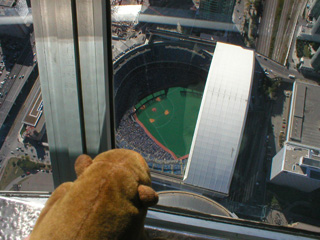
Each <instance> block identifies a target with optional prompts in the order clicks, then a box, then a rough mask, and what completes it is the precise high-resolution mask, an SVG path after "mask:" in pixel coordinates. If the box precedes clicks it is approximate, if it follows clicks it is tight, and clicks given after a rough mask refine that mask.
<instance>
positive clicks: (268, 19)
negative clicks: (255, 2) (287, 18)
mask: <svg viewBox="0 0 320 240" xmlns="http://www.w3.org/2000/svg"><path fill="white" fill-rule="evenodd" d="M277 6H278V0H269V1H265V5H264V6H263V9H264V10H263V13H262V18H261V22H260V24H259V30H258V31H259V37H258V40H257V43H256V51H257V52H258V53H261V54H263V55H265V56H268V55H269V50H270V44H271V38H272V29H273V24H274V18H275V14H276V9H277Z"/></svg>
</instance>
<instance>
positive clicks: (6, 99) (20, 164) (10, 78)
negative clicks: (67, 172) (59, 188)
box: [0, 1, 53, 191]
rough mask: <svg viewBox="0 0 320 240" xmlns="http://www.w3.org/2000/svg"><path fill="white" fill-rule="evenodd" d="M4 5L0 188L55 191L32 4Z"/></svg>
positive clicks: (0, 52)
mask: <svg viewBox="0 0 320 240" xmlns="http://www.w3.org/2000/svg"><path fill="white" fill-rule="evenodd" d="M0 5H1V9H0V12H1V17H0V23H1V25H0V34H1V38H0V44H1V45H0V55H1V56H0V60H1V62H0V81H1V85H0V111H1V114H0V127H1V128H0V138H1V139H0V147H1V152H0V179H1V181H0V189H1V190H15V191H39V190H40V191H52V190H53V182H52V173H51V162H50V155H49V147H48V143H47V136H46V128H45V119H44V115H43V102H42V96H41V89H40V83H39V78H38V68H37V54H36V45H35V38H34V34H33V25H32V17H31V9H30V4H29V3H27V1H17V2H16V1H1V2H0Z"/></svg>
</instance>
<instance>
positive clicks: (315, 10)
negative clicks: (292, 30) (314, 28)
mask: <svg viewBox="0 0 320 240" xmlns="http://www.w3.org/2000/svg"><path fill="white" fill-rule="evenodd" d="M309 16H310V17H312V18H315V19H318V17H319V16H320V1H319V0H314V1H313V3H312V5H311V8H310V13H309Z"/></svg>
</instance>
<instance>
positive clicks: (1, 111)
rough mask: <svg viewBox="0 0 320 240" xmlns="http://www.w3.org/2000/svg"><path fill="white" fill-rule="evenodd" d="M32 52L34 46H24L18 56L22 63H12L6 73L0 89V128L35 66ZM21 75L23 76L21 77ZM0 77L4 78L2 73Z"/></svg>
mask: <svg viewBox="0 0 320 240" xmlns="http://www.w3.org/2000/svg"><path fill="white" fill-rule="evenodd" d="M33 38H34V37H33V35H31V37H30V39H31V40H30V41H33ZM34 52H35V50H34V46H33V47H32V48H31V46H26V47H25V48H24V50H23V52H22V54H21V56H20V58H21V59H22V60H23V61H21V62H23V63H22V64H15V65H14V67H13V68H12V70H11V72H10V74H9V75H8V80H7V81H6V83H5V84H4V85H3V89H1V91H2V94H3V97H2V98H0V128H1V126H2V125H3V123H4V121H5V119H6V117H7V115H8V114H9V112H10V110H11V108H12V106H13V104H14V103H15V101H16V98H17V97H18V95H19V93H20V91H21V89H22V88H23V86H24V84H25V82H26V81H27V79H28V77H29V75H30V74H31V72H32V71H33V69H34V68H35V67H36V63H35V62H34V60H35V56H33V53H34ZM14 76H16V77H14ZM22 76H24V77H23V78H22ZM1 77H2V78H4V74H3V75H2V76H1ZM11 77H12V79H11ZM19 77H20V78H19Z"/></svg>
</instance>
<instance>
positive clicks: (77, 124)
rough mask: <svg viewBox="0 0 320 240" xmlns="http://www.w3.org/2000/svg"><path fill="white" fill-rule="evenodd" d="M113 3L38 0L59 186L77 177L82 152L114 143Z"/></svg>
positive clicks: (41, 59) (46, 98)
mask: <svg viewBox="0 0 320 240" xmlns="http://www.w3.org/2000/svg"><path fill="white" fill-rule="evenodd" d="M107 2H108V1H106V0H92V1H89V0H59V1H52V0H32V12H33V19H34V29H35V37H36V47H37V55H38V62H39V73H40V82H41V90H42V97H43V101H44V114H45V118H46V128H47V134H48V141H49V148H50V157H51V163H52V168H53V178H54V185H55V187H57V186H58V185H60V184H61V183H62V182H65V181H71V180H74V179H75V177H76V176H75V172H74V167H73V165H74V161H75V159H76V158H77V156H78V155H79V154H82V153H88V154H90V155H96V154H98V153H99V152H100V151H104V150H108V149H110V148H112V147H114V138H113V132H114V131H113V122H114V121H113V87H112V86H113V84H112V60H110V62H108V58H109V59H112V56H111V55H110V53H111V50H109V49H111V44H110V41H111V39H108V36H109V35H110V34H108V31H110V27H109V28H107V26H108V25H110V24H108V19H107V17H106V16H107V9H110V7H107ZM108 4H109V2H108ZM109 11H110V10H109ZM109 46H110V48H109Z"/></svg>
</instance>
